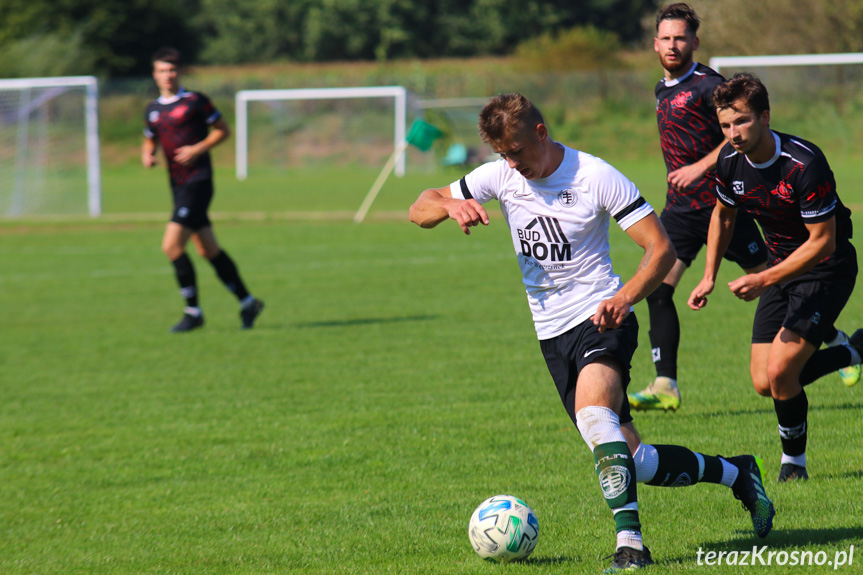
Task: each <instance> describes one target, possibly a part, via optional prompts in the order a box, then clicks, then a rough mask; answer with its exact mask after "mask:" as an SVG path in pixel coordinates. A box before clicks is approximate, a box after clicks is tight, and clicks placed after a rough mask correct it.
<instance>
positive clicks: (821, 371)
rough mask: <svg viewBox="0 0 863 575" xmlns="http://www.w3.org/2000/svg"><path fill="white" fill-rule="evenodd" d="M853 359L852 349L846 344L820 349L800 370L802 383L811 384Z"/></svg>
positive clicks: (847, 364)
mask: <svg viewBox="0 0 863 575" xmlns="http://www.w3.org/2000/svg"><path fill="white" fill-rule="evenodd" d="M834 337H835V336H834ZM852 361H853V358H852V357H851V351H850V350H849V349H848V348H847V347H845V346H844V345H837V346H836V347H828V348H826V349H819V350H818V351H816V352H815V353H813V354H812V357H810V358H809V360H808V361H807V362H806V364H805V365H804V366H803V370H802V371H801V372H800V385H809V384H810V383H812V382H814V381H815V380H817V379H819V378H821V377H824V376H825V375H827V374H828V373H833V372H834V371H836V370H837V369H841V368H843V367H848V366H849V365H851V362H852Z"/></svg>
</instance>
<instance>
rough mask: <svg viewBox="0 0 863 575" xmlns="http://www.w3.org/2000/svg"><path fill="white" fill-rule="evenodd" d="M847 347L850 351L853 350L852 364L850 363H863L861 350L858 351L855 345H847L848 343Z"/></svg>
mask: <svg viewBox="0 0 863 575" xmlns="http://www.w3.org/2000/svg"><path fill="white" fill-rule="evenodd" d="M845 347H846V348H848V351H850V352H851V364H850V365H857V364H859V363H863V361H861V357H860V352H859V351H857V350H856V349H855V348H854V347H852V346H850V345H847V344H846V345H845Z"/></svg>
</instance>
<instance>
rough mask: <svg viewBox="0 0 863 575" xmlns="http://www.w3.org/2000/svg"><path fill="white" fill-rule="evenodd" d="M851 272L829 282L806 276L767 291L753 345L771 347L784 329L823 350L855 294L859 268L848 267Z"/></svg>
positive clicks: (755, 324)
mask: <svg viewBox="0 0 863 575" xmlns="http://www.w3.org/2000/svg"><path fill="white" fill-rule="evenodd" d="M854 263H855V264H856V262H854ZM849 268H853V270H852V269H848V270H846V271H847V272H848V273H841V274H839V273H837V274H835V275H833V276H832V277H830V278H827V279H825V278H823V277H822V278H819V279H807V277H806V274H803V275H802V276H800V277H799V278H795V280H794V281H792V282H788V283H786V284H783V285H775V286H770V287H769V288H767V291H765V292H764V293H763V294H761V298H759V300H758V308H757V309H756V310H755V319H754V320H753V322H752V343H772V342H773V340H774V338H776V334H777V333H779V330H780V328H783V327H784V328H785V329H788V330H791V331H793V332H794V333H796V334H797V335H799V336H800V337H802V338H803V339H805V340H806V341H808V342H809V343H811V344H812V345H814V346H815V348H816V349H817V348H819V347H821V344H822V343H824V336H825V334H826V333H827V332H828V331H832V328H833V325H834V324H835V323H836V320H837V319H839V314H840V313H842V308H844V307H845V304H846V303H847V302H848V298H850V297H851V292H853V291H854V284H855V283H856V279H857V266H856V265H853V264H850V263H849ZM852 272H853V273H852Z"/></svg>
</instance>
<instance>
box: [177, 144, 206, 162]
mask: <svg viewBox="0 0 863 575" xmlns="http://www.w3.org/2000/svg"><path fill="white" fill-rule="evenodd" d="M201 154H202V152H201V151H199V150H198V147H197V146H180V147H179V148H177V149H176V151H175V152H174V161H175V162H177V163H178V164H180V165H183V166H191V165H192V164H194V163H195V161H196V160H197V159H198V158H199V157H200V156H201Z"/></svg>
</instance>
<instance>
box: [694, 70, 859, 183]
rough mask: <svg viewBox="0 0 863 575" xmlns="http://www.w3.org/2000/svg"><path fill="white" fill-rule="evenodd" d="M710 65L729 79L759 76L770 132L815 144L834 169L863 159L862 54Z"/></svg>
mask: <svg viewBox="0 0 863 575" xmlns="http://www.w3.org/2000/svg"><path fill="white" fill-rule="evenodd" d="M709 65H710V67H711V68H713V69H714V70H717V71H718V72H719V73H721V74H722V75H723V76H725V77H726V78H730V77H731V76H733V75H734V74H736V73H738V72H748V73H751V74H755V75H756V76H758V77H759V78H760V79H761V80H762V81H763V82H764V85H765V86H766V87H767V91H768V92H769V94H770V107H771V111H770V127H771V128H773V129H774V130H778V131H780V132H786V133H791V134H794V135H795V136H798V137H800V138H804V139H807V140H810V141H812V142H814V143H815V144H816V145H817V146H818V147H820V148H821V149H822V150H824V152H825V154H826V155H827V159H828V160H829V161H830V163H831V166H832V167H834V170H835V169H836V166H834V165H833V164H837V165H838V164H840V163H842V162H844V163H849V162H857V161H858V160H857V159H858V158H860V157H861V156H863V125H861V124H860V123H859V122H858V121H856V120H857V118H859V116H860V114H861V113H863V54H861V53H847V54H799V55H777V56H722V57H714V58H711V59H710V64H709ZM843 188H844V189H845V190H847V189H848V186H843ZM841 193H842V192H840V194H841ZM843 199H844V198H843Z"/></svg>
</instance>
